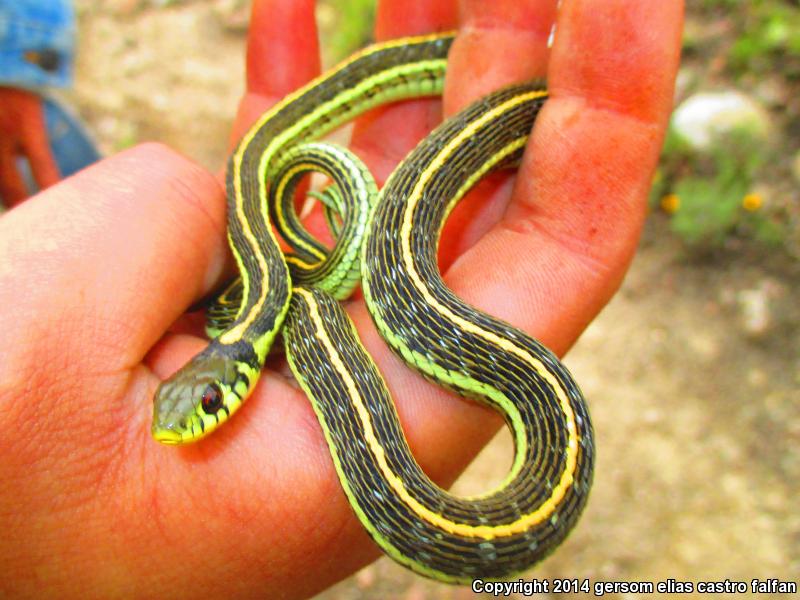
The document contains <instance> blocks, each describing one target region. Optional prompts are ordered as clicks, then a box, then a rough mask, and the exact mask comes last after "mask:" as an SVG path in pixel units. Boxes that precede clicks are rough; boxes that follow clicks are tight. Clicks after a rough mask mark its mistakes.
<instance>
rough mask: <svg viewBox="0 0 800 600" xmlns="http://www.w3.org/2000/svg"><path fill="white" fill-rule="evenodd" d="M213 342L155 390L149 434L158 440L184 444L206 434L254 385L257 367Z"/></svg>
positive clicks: (227, 414) (236, 406)
mask: <svg viewBox="0 0 800 600" xmlns="http://www.w3.org/2000/svg"><path fill="white" fill-rule="evenodd" d="M214 346H215V344H214V343H213V342H212V344H211V346H209V347H208V348H207V349H206V350H204V351H203V352H201V353H200V354H198V355H197V356H195V357H194V358H193V359H192V360H191V361H190V362H189V363H188V364H186V366H184V367H183V368H182V369H180V370H179V371H178V372H177V373H175V374H174V375H173V376H172V377H170V378H169V379H167V380H166V381H164V382H163V383H162V384H161V385H160V386H159V387H158V390H156V395H155V400H154V404H153V425H152V434H153V437H154V438H155V439H156V440H157V441H159V442H161V443H163V444H184V443H187V442H193V441H196V440H198V439H200V438H201V437H203V436H205V435H208V434H209V433H211V432H212V431H213V430H214V429H216V428H217V426H218V425H219V424H220V423H223V422H225V421H227V420H228V418H229V417H230V416H231V414H233V412H234V411H235V410H236V409H238V408H239V406H241V404H242V402H243V400H244V398H246V397H247V395H248V394H249V392H250V390H251V389H252V387H253V386H254V385H255V383H256V379H257V378H258V370H256V369H252V370H251V369H249V368H247V365H246V364H241V363H239V362H237V361H234V360H231V359H230V358H228V357H225V356H221V355H220V354H219V353H218V352H215V351H214ZM240 369H243V370H244V369H246V370H247V372H246V373H245V372H243V371H242V370H240Z"/></svg>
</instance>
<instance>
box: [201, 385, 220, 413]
mask: <svg viewBox="0 0 800 600" xmlns="http://www.w3.org/2000/svg"><path fill="white" fill-rule="evenodd" d="M200 404H201V405H202V407H203V411H205V413H206V414H207V415H213V414H214V413H216V412H217V411H218V410H219V409H220V408H222V392H221V391H220V389H219V387H217V386H216V385H214V384H213V383H212V384H210V385H208V386H206V389H205V390H204V391H203V396H202V397H201V398H200Z"/></svg>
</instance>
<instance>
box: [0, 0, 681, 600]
mask: <svg viewBox="0 0 800 600" xmlns="http://www.w3.org/2000/svg"><path fill="white" fill-rule="evenodd" d="M556 5H557V2H556V0H530V1H527V2H522V1H520V0H495V1H494V2H491V3H490V2H482V1H481V0H465V1H463V2H461V4H460V5H457V3H456V2H455V1H447V0H444V1H440V2H430V1H428V0H395V1H391V0H387V1H383V2H381V3H380V6H379V11H378V19H377V37H378V38H379V39H386V38H392V37H398V36H401V35H408V34H416V33H421V32H427V31H433V30H443V29H451V28H454V27H455V26H456V25H457V24H458V23H460V29H461V33H460V35H459V38H458V40H457V41H456V42H455V46H454V47H453V50H452V53H451V58H450V69H449V74H448V80H447V85H446V94H445V98H444V112H445V114H451V113H453V112H454V111H456V110H458V109H459V108H461V107H463V106H465V105H466V104H468V103H469V102H470V101H472V100H474V99H476V98H478V97H480V96H481V95H483V94H485V93H486V92H487V91H489V90H491V89H493V88H496V87H498V86H500V85H502V84H504V83H508V82H511V81H517V80H522V79H528V78H531V77H533V76H537V75H538V76H541V75H547V77H548V80H549V87H550V93H551V99H550V100H549V102H548V104H547V106H546V107H545V108H544V110H543V112H542V114H541V115H540V117H539V119H538V121H537V123H536V126H535V130H534V135H533V137H532V139H531V141H530V143H529V146H528V149H527V154H526V157H525V160H524V163H523V165H522V167H521V169H520V171H519V173H518V174H517V176H516V178H511V177H509V176H495V177H493V178H492V179H491V181H489V182H488V183H486V184H484V185H482V186H481V188H480V191H479V192H478V193H476V194H473V195H472V196H471V197H470V198H469V199H468V200H467V201H465V203H464V205H463V206H462V207H460V208H459V209H458V211H457V213H456V214H455V215H454V216H453V217H452V219H451V222H450V223H449V224H448V227H447V228H446V231H445V237H444V239H443V242H442V265H443V268H446V281H447V282H448V284H449V285H450V286H451V287H452V288H453V290H454V291H455V292H456V293H457V294H458V295H459V296H461V297H462V298H464V299H465V300H467V301H468V302H471V303H472V304H474V305H475V306H477V307H479V308H481V309H483V310H485V311H487V312H490V313H491V314H494V315H497V316H499V317H500V318H503V319H505V320H507V321H509V322H511V323H512V324H514V325H516V326H517V327H520V328H522V329H524V330H525V331H527V332H529V333H531V334H533V335H534V336H535V337H537V338H539V339H541V340H542V341H543V342H544V343H545V344H547V345H549V346H550V347H551V348H553V349H554V350H555V351H556V352H557V353H559V354H563V353H564V352H565V351H566V350H567V348H569V346H570V345H571V344H572V343H573V342H574V341H575V340H576V339H577V337H578V335H579V334H580V333H581V331H582V330H583V329H584V328H585V327H586V325H587V324H588V323H589V322H590V321H591V319H592V318H594V316H595V315H596V314H597V313H598V312H599V311H600V310H601V308H602V307H603V306H604V305H605V304H606V302H608V300H609V299H610V298H611V296H612V295H613V293H614V292H615V291H616V289H617V288H618V287H619V285H620V283H621V281H622V278H623V276H624V273H625V271H626V269H627V266H628V264H629V262H630V260H631V258H632V256H633V253H634V250H635V247H636V243H637V240H638V237H639V233H640V230H641V226H642V222H643V219H644V215H645V198H646V194H647V190H648V188H649V184H650V180H651V177H652V173H653V170H654V168H655V165H656V161H657V157H658V152H659V149H660V146H661V142H662V138H663V134H664V130H665V127H666V122H667V118H668V115H669V112H670V109H671V105H672V92H673V85H674V78H675V73H676V70H677V65H678V60H679V46H680V32H681V22H682V16H683V8H682V3H681V2H639V1H638V0H564V1H563V2H562V3H561V7H560V9H559V10H558V11H557V9H556ZM313 8H314V7H313V2H312V1H311V0H260V1H259V0H255V1H254V8H253V18H252V20H251V32H250V33H251V35H250V41H249V47H248V56H247V65H248V77H247V82H248V92H247V95H246V96H245V98H244V99H243V101H242V103H241V106H240V111H239V117H238V119H237V122H236V125H235V130H234V133H233V139H237V138H238V136H240V135H241V134H242V133H243V132H244V131H245V129H246V128H247V126H248V124H249V123H251V122H252V121H253V120H254V119H255V118H256V116H257V115H258V114H259V113H260V112H261V111H263V110H264V109H265V108H267V107H268V106H269V105H270V104H272V103H274V102H275V101H276V100H278V99H279V98H281V97H282V96H283V95H285V94H286V93H287V92H289V91H290V90H292V89H294V88H296V87H297V86H298V85H301V84H302V83H305V82H306V81H307V80H309V79H310V78H311V77H312V76H314V75H315V74H316V73H317V72H318V70H319V57H318V47H317V41H316V30H315V25H314V19H313V14H314V13H313ZM554 21H556V22H557V29H556V31H557V33H556V36H555V41H554V44H553V47H552V49H551V50H548V49H547V39H548V36H549V34H550V30H551V26H552V24H553V22H554ZM440 107H441V104H440V103H439V101H436V100H421V101H414V102H408V103H405V104H402V105H397V106H392V107H389V108H386V109H383V110H379V111H376V112H374V113H372V114H370V115H368V116H367V117H366V118H364V119H362V120H361V121H360V122H359V123H358V124H357V125H356V129H355V134H354V139H353V144H352V145H353V149H354V150H355V151H356V153H357V154H359V155H360V156H361V157H362V158H363V159H364V160H365V161H366V162H367V164H368V165H369V166H370V167H371V168H372V169H373V171H374V172H375V174H376V176H377V177H378V178H380V179H383V178H385V177H386V175H387V174H388V173H389V172H390V171H391V169H392V168H393V166H394V164H395V163H396V162H397V161H398V160H399V158H400V157H402V156H403V155H404V154H405V153H406V152H407V151H408V150H409V149H410V148H411V147H412V146H413V144H414V143H415V142H416V141H417V140H418V139H419V138H420V137H422V136H423V135H424V134H425V133H426V132H427V131H428V130H429V129H430V128H431V127H432V126H433V125H434V124H435V123H436V122H438V120H439V119H440V117H441V108H440ZM224 232H225V201H224V194H223V191H222V186H221V185H220V182H219V180H218V179H217V178H215V177H214V176H213V175H212V174H210V173H208V172H206V171H204V170H202V169H201V168H199V167H198V166H196V165H195V164H193V163H192V162H190V161H189V160H187V159H186V158H184V157H182V156H179V155H177V154H176V153H175V152H173V151H171V150H169V149H167V148H165V147H162V146H159V145H153V144H149V145H143V146H139V147H137V148H134V149H132V150H129V151H126V152H124V153H122V154H119V155H117V156H114V157H111V158H109V159H107V160H105V161H103V162H101V163H99V164H97V165H96V166H94V167H92V168H90V169H88V170H87V171H85V172H83V173H81V174H79V175H78V176H76V177H73V178H71V179H69V180H66V181H64V182H62V183H60V184H58V185H56V186H54V187H52V188H50V189H48V190H46V191H45V192H43V193H41V194H39V195H38V196H36V197H34V198H32V199H30V200H29V201H27V202H25V203H23V204H22V205H21V206H19V207H17V208H15V209H13V210H11V211H9V212H8V213H6V214H4V215H2V216H1V217H0V305H2V306H3V307H4V308H3V311H2V313H1V314H0V331H2V335H3V344H2V348H3V355H2V356H3V358H2V361H1V362H0V455H2V456H3V460H2V461H0V481H2V486H0V527H1V528H2V531H3V535H2V536H1V537H0V596H2V597H4V598H5V597H8V598H11V597H18V596H27V597H30V596H36V597H56V596H57V597H59V598H68V597H78V596H80V597H112V596H114V597H140V598H152V597H161V596H163V595H164V594H165V593H170V594H173V595H174V594H179V595H180V596H181V597H186V598H191V597H198V598H199V597H202V598H222V597H224V598H234V597H265V596H279V597H302V596H308V595H311V594H313V593H315V592H317V591H319V590H321V589H324V588H325V587H328V586H329V585H331V584H332V583H334V582H335V581H338V580H339V579H341V578H343V577H345V576H347V575H348V574H350V573H352V572H354V571H355V570H356V569H358V568H359V567H361V566H363V565H364V564H366V563H367V562H368V561H370V560H372V559H374V558H375V557H376V556H377V554H378V551H377V549H376V547H375V546H374V545H373V544H372V542H371V541H370V540H369V538H368V537H367V535H366V534H365V533H364V531H363V530H362V528H361V526H360V524H359V523H358V522H357V520H356V519H355V517H354V516H353V514H352V511H351V510H350V508H349V506H348V504H347V501H346V499H345V496H344V494H343V493H342V492H341V490H340V487H339V483H338V481H337V479H336V476H335V472H334V469H333V465H332V461H331V459H330V457H329V455H328V450H327V447H326V446H325V442H324V439H323V436H322V432H321V430H320V427H319V425H318V424H317V422H316V418H315V417H314V414H313V411H312V409H311V407H310V405H309V403H308V401H307V400H306V399H305V398H304V396H303V394H302V393H301V392H300V391H299V390H298V389H297V388H296V387H294V386H293V385H291V383H290V382H289V381H288V380H287V379H286V378H285V377H283V376H281V375H280V374H277V373H275V372H267V373H266V374H265V375H264V376H263V377H262V380H261V382H260V383H259V386H258V388H257V391H256V393H255V394H254V396H253V397H252V398H251V399H250V400H248V405H247V406H246V407H245V408H243V409H242V410H241V411H239V413H238V414H237V416H236V418H235V419H232V421H231V422H230V423H229V424H227V425H226V426H225V427H223V428H221V429H220V431H219V432H217V433H215V435H213V436H210V437H209V438H208V439H207V440H205V441H203V442H201V443H198V444H196V445H192V446H189V447H182V448H175V447H166V446H162V445H160V444H157V443H156V442H154V441H153V440H152V439H151V438H150V432H149V429H150V428H149V422H150V418H151V406H152V398H153V392H154V391H155V389H156V387H157V385H158V383H159V381H161V380H162V379H163V378H165V377H167V376H168V375H169V374H171V373H172V372H174V371H175V370H176V369H177V368H178V367H180V366H181V365H183V364H184V363H185V362H186V361H187V360H188V359H189V358H190V357H191V356H192V355H193V354H194V353H196V352H197V351H199V350H200V349H201V348H202V347H203V345H204V343H205V342H204V340H203V339H202V338H201V337H200V336H199V335H193V334H192V333H190V332H189V331H190V328H187V327H185V326H181V327H177V326H174V324H175V322H176V321H177V320H179V317H180V316H181V315H182V314H183V313H184V312H185V311H186V309H187V308H188V307H189V306H191V305H192V304H193V303H194V302H196V301H197V300H198V299H199V298H201V297H202V296H204V295H205V294H207V293H208V292H209V291H210V290H212V289H213V288H215V287H216V286H217V285H218V284H220V282H221V281H222V280H223V279H224V277H225V276H227V275H229V274H230V272H231V263H230V256H229V253H228V250H227V245H226V240H225V233H224ZM348 309H349V311H350V314H351V315H352V316H353V318H354V319H355V321H356V323H357V326H358V329H359V331H360V333H361V335H362V337H363V340H364V343H365V345H366V347H367V348H368V350H369V351H370V353H371V354H372V355H373V356H374V357H375V359H376V361H377V363H378V365H379V367H380V368H381V370H382V371H383V373H384V374H385V376H386V379H387V381H388V383H389V386H390V389H391V391H392V393H393V395H394V397H395V398H396V399H397V404H398V410H399V412H400V416H401V419H402V422H403V425H404V428H405V430H406V432H407V434H408V438H409V441H410V443H411V447H412V449H413V450H414V452H415V454H416V456H417V457H418V460H419V461H420V463H421V464H422V466H423V467H424V468H425V470H426V471H427V472H428V473H429V474H430V475H431V476H432V477H433V478H434V479H435V480H436V481H438V482H440V483H443V484H448V483H450V482H452V481H453V479H454V478H455V476H456V475H457V473H458V472H459V471H460V470H461V469H463V468H464V466H465V465H466V464H467V463H468V462H469V460H470V459H471V458H472V457H473V456H474V454H475V453H476V452H477V451H478V450H479V448H480V447H481V446H482V445H483V444H484V443H486V441H487V440H488V439H489V438H490V437H491V435H492V434H493V432H494V431H495V430H496V428H497V427H498V426H499V420H498V419H497V418H496V416H494V415H492V414H490V413H489V412H488V411H487V410H485V409H483V408H480V407H477V406H475V405H474V404H472V403H469V402H466V401H462V400H460V399H458V398H454V397H451V396H450V395H448V394H446V393H444V392H442V391H441V390H439V389H438V388H436V387H435V386H433V385H431V384H428V383H426V382H424V381H422V380H421V378H419V377H418V376H417V375H415V374H413V373H412V372H411V371H410V370H409V369H407V368H406V367H405V366H404V365H403V364H402V363H401V362H400V361H399V360H398V359H396V358H395V357H394V356H392V355H391V354H390V353H389V352H388V350H387V349H386V347H385V345H384V344H383V342H382V341H381V340H380V338H379V337H378V336H377V334H376V332H375V330H374V328H373V326H372V324H371V322H370V320H369V316H368V315H367V313H366V310H365V308H364V306H363V303H361V302H360V301H353V302H352V303H350V304H349V306H348ZM178 331H181V333H178ZM589 403H590V405H591V398H590V399H589ZM598 444H599V445H602V439H599V440H598ZM590 502H591V498H590Z"/></svg>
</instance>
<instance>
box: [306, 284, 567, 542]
mask: <svg viewBox="0 0 800 600" xmlns="http://www.w3.org/2000/svg"><path fill="white" fill-rule="evenodd" d="M294 293H295V295H296V296H301V297H302V298H303V300H304V301H305V302H306V304H307V305H308V307H309V314H310V317H311V320H312V322H313V323H314V326H315V329H316V335H317V338H318V339H319V340H320V341H321V342H322V344H323V346H324V347H325V350H326V352H327V355H328V357H329V358H330V361H331V364H332V365H333V367H334V368H335V369H336V371H337V372H338V373H339V375H340V377H341V378H342V381H343V382H344V384H345V387H346V388H347V394H348V399H349V400H350V402H352V404H353V407H354V408H355V409H356V413H357V414H358V418H359V419H360V421H361V427H362V431H363V433H364V437H365V439H366V441H367V445H368V446H369V449H370V452H371V453H372V455H373V456H374V457H375V461H376V463H377V464H378V468H379V469H380V470H381V472H382V473H383V476H384V477H385V478H386V481H388V482H389V485H390V486H391V487H392V489H393V490H394V491H395V493H396V494H397V497H398V498H400V499H401V500H402V501H403V503H404V504H405V505H406V506H408V507H409V508H410V509H411V510H412V511H413V512H414V513H415V514H416V515H417V516H419V517H420V518H421V519H423V520H425V521H427V522H428V523H430V524H432V525H433V526H435V527H438V528H439V529H441V530H443V531H446V532H448V533H451V534H454V535H460V536H464V537H472V538H481V539H487V540H490V539H493V538H496V537H504V536H510V535H514V534H517V533H522V532H524V531H527V530H528V529H530V528H531V527H532V526H533V525H536V524H537V523H539V522H541V521H543V520H544V519H546V518H547V517H548V516H549V515H550V514H551V513H552V510H553V508H554V507H555V506H556V505H557V504H558V503H559V502H560V501H561V498H562V497H563V492H562V493H561V495H559V496H556V490H554V493H553V494H552V495H551V496H550V497H549V498H548V499H547V500H546V501H545V502H544V503H542V505H541V506H540V507H539V508H538V509H537V510H536V511H535V512H533V513H530V514H527V515H524V516H523V517H521V518H520V519H518V520H517V521H514V522H513V523H508V524H505V525H470V524H467V523H459V522H456V521H452V520H450V519H447V518H445V517H443V516H442V515H440V514H439V513H436V512H434V511H432V510H430V509H429V508H428V507H427V506H425V505H423V504H422V503H420V502H419V501H418V500H417V499H415V498H414V497H412V496H411V494H410V493H409V492H408V490H407V489H406V487H405V485H404V484H403V481H402V479H400V477H398V476H397V474H396V473H395V472H394V471H392V469H391V467H390V466H389V463H388V461H387V460H386V452H385V451H384V449H383V446H382V445H381V443H380V441H379V440H378V436H377V435H376V434H375V429H374V428H373V426H372V419H371V418H370V415H369V410H368V409H367V407H366V405H365V403H364V399H363V398H362V397H361V394H359V392H358V386H356V383H355V381H354V379H353V376H352V374H351V373H350V371H349V369H348V368H347V366H346V365H345V364H344V361H343V360H342V357H341V356H340V355H339V352H338V350H337V349H336V346H335V345H334V343H333V341H332V340H331V339H330V337H329V336H328V334H327V332H326V331H325V323H324V322H323V320H322V317H321V316H320V314H319V309H318V308H317V302H316V300H315V299H314V296H313V294H312V293H311V292H309V291H308V290H305V289H303V288H296V289H295V291H294Z"/></svg>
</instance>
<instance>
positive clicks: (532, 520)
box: [400, 90, 578, 535]
mask: <svg viewBox="0 0 800 600" xmlns="http://www.w3.org/2000/svg"><path fill="white" fill-rule="evenodd" d="M546 94H547V92H546V91H544V90H542V91H532V92H528V93H526V94H521V95H519V96H516V97H514V98H512V99H510V100H508V101H507V102H505V103H503V104H501V105H499V106H497V107H495V108H494V109H492V110H490V111H488V112H487V113H486V114H484V115H483V116H481V117H480V118H479V119H476V120H475V121H473V122H472V123H470V124H469V125H468V126H467V127H465V128H464V129H463V130H462V131H461V132H459V134H458V135H457V136H456V137H455V138H453V140H451V141H450V143H448V144H447V145H446V146H445V147H443V148H442V149H441V150H440V152H439V154H438V155H437V156H436V158H435V159H434V160H433V161H432V162H431V163H430V165H428V168H427V169H425V171H424V172H423V173H422V175H421V176H420V179H419V181H418V182H417V184H416V186H415V187H414V189H413V190H412V192H411V194H410V195H409V197H408V204H407V206H406V211H405V213H404V215H403V225H402V227H401V230H400V238H401V241H402V252H403V262H404V264H405V267H406V269H407V270H408V274H409V276H410V278H411V280H412V281H413V283H414V286H415V287H416V288H417V289H418V290H419V292H420V293H421V294H422V295H423V297H424V298H425V301H426V302H427V303H428V304H429V305H430V306H431V307H433V308H434V309H435V310H437V311H438V312H439V313H440V314H441V315H442V316H444V317H445V318H446V319H449V320H450V321H451V322H453V323H455V324H456V325H458V326H459V327H461V328H462V329H463V330H466V331H469V332H470V333H473V334H475V335H478V336H480V337H483V338H484V339H486V340H488V341H489V342H490V343H493V344H496V345H497V346H500V347H501V348H503V349H505V350H507V351H508V352H510V353H512V354H514V355H516V356H518V357H519V358H521V359H522V360H523V361H525V362H526V363H528V364H529V365H531V367H533V369H534V370H535V371H536V373H538V375H539V376H540V377H541V378H542V379H544V381H546V382H547V384H548V385H549V386H550V387H551V389H552V390H553V391H554V392H555V394H556V396H557V397H558V401H559V405H560V407H561V410H562V412H563V413H564V417H565V419H566V421H567V433H568V442H567V457H566V464H565V467H564V471H563V473H562V474H561V478H560V480H559V482H558V484H557V485H556V486H555V487H554V488H553V491H552V493H551V494H550V496H549V497H548V498H547V499H546V500H545V501H544V502H542V504H541V505H540V506H539V507H538V508H537V509H536V510H535V511H534V512H532V513H529V514H527V515H523V516H522V517H521V518H520V519H519V520H518V521H516V522H515V523H511V524H508V525H505V526H500V529H502V530H503V531H506V530H507V531H508V533H507V534H506V535H510V534H511V533H515V532H519V531H524V530H525V529H527V528H528V527H530V526H532V525H534V524H536V523H539V522H541V521H542V520H543V519H545V518H547V516H549V515H550V514H551V513H552V512H553V511H554V510H555V508H556V507H557V506H558V504H559V503H560V502H561V500H562V499H563V498H564V496H565V495H566V492H567V489H568V488H569V487H570V486H571V485H572V482H573V477H574V473H575V469H576V466H577V463H578V433H577V426H576V424H575V414H574V412H573V410H572V406H571V405H570V403H569V398H568V397H567V394H566V392H565V391H564V388H563V387H562V386H561V384H560V382H559V381H558V379H557V378H556V377H555V376H554V375H553V374H552V373H551V372H550V371H549V370H548V369H547V367H546V366H545V365H544V363H542V361H540V360H538V359H537V358H535V357H534V356H531V354H530V353H528V352H527V351H525V350H523V349H521V348H519V347H518V346H516V345H514V344H513V343H511V342H509V341H508V340H506V339H503V338H501V337H499V336H498V335H496V334H494V333H492V332H491V331H486V330H484V329H482V328H481V327H479V326H477V325H475V324H474V323H471V322H470V321H467V320H465V319H463V318H461V317H459V316H458V315H456V314H455V313H453V312H452V311H451V310H450V309H448V308H447V307H446V306H443V305H441V304H440V303H439V302H438V301H437V300H436V298H434V296H433V294H432V293H431V292H430V290H429V289H428V287H427V286H426V285H425V283H424V281H423V280H422V278H421V277H420V275H419V273H418V272H417V269H416V265H415V264H414V256H413V253H412V252H411V244H410V235H411V226H412V221H411V219H412V216H413V213H414V209H415V208H416V206H417V204H419V201H420V199H421V198H422V194H423V192H424V190H425V187H426V185H427V184H428V182H429V181H430V178H431V176H432V175H433V174H434V173H436V172H438V171H439V169H441V168H442V167H443V165H444V163H445V162H446V160H447V159H448V157H449V156H450V154H451V153H452V151H453V149H454V148H456V147H458V146H459V145H460V144H462V143H464V142H465V141H466V140H467V139H469V138H470V137H472V136H473V135H475V132H476V131H477V130H478V129H480V128H481V127H483V126H484V125H486V124H487V123H490V122H493V121H494V120H495V119H498V118H499V117H500V115H502V114H503V113H504V112H506V111H508V110H510V109H511V108H513V107H515V106H517V105H519V104H521V103H523V102H527V101H529V100H534V99H536V98H539V97H542V96H545V95H546ZM491 529H492V530H493V531H496V530H497V528H491Z"/></svg>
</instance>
